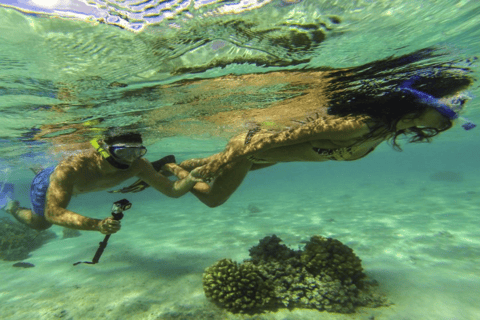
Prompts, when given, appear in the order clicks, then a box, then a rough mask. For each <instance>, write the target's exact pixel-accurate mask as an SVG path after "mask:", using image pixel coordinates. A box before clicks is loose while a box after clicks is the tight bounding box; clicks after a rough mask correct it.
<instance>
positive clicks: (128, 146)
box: [4, 133, 202, 234]
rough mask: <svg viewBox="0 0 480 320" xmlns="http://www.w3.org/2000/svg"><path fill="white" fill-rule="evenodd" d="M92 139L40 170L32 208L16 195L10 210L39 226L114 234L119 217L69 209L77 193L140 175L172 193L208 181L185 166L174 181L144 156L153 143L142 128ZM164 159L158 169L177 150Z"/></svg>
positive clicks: (33, 187)
mask: <svg viewBox="0 0 480 320" xmlns="http://www.w3.org/2000/svg"><path fill="white" fill-rule="evenodd" d="M91 144H92V147H93V148H90V149H88V150H85V151H83V152H81V153H78V154H75V155H72V156H70V157H68V158H66V159H64V160H62V161H61V162H60V163H59V164H58V165H56V166H52V167H49V168H46V169H44V170H42V171H40V172H39V173H38V174H37V175H36V176H35V178H34V179H33V182H32V185H31V189H30V200H31V205H32V209H31V210H30V209H27V208H22V207H20V204H19V202H18V201H10V202H9V203H8V204H7V206H6V207H5V209H4V210H5V211H6V212H8V213H10V214H11V215H12V216H13V217H15V219H17V220H18V221H20V222H21V223H23V224H25V225H27V226H29V227H31V228H33V229H36V230H45V229H47V228H50V227H51V226H52V224H56V225H59V226H63V227H66V228H70V229H77V230H92V231H100V232H101V233H103V234H113V233H116V232H117V231H119V230H120V221H117V220H114V219H113V217H107V218H105V219H103V220H99V219H93V218H88V217H85V216H82V215H80V214H78V213H75V212H73V211H70V210H67V206H68V204H69V202H70V199H71V197H72V196H74V195H79V194H83V193H89V192H95V191H101V190H105V189H108V188H112V187H114V186H117V185H118V184H120V183H122V182H123V181H125V180H127V179H129V178H132V177H138V178H140V179H142V180H143V181H145V182H147V183H148V184H149V185H150V186H152V187H154V188H155V189H157V190H158V191H159V192H161V193H163V194H165V195H166V196H168V197H172V198H178V197H181V196H183V195H184V194H185V193H187V192H189V191H190V190H191V189H192V188H193V187H194V186H195V184H196V183H197V182H202V180H201V179H200V178H199V176H198V175H197V173H198V171H199V170H192V171H191V172H186V171H185V172H182V173H183V174H182V176H183V177H184V178H183V179H180V180H177V181H170V180H169V179H168V178H166V177H165V176H163V175H162V174H160V173H159V172H157V170H156V169H155V168H154V167H153V166H152V164H151V163H150V162H149V161H148V160H146V159H144V158H142V157H143V156H144V155H145V154H146V153H147V149H146V148H145V147H144V146H143V145H142V137H141V135H140V134H138V133H121V134H113V135H107V136H105V137H104V139H101V140H92V141H91ZM164 159H165V160H164V161H163V163H162V161H161V160H159V161H157V162H156V164H157V166H156V167H157V169H159V168H158V167H161V166H162V165H163V164H165V163H167V162H174V158H173V157H172V156H171V157H165V158H164ZM162 160H163V159H162ZM180 171H183V170H182V169H180Z"/></svg>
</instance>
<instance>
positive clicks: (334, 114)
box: [122, 53, 474, 207]
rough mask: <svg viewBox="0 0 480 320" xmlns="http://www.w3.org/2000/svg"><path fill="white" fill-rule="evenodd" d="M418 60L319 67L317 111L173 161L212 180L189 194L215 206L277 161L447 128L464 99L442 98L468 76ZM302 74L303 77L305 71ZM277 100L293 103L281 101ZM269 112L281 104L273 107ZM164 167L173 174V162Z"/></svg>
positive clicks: (347, 157) (355, 150) (353, 152)
mask: <svg viewBox="0 0 480 320" xmlns="http://www.w3.org/2000/svg"><path fill="white" fill-rule="evenodd" d="M419 57H421V53H417V54H416V55H412V56H409V57H400V58H397V59H388V60H384V61H378V62H374V63H371V64H368V65H366V66H361V67H356V68H351V69H344V70H339V71H337V72H332V71H329V72H327V74H328V73H330V76H329V77H326V79H327V80H328V81H326V83H325V87H326V89H325V90H323V91H319V92H318V94H319V95H323V96H322V97H317V99H318V100H317V101H325V105H323V106H322V105H320V106H318V108H319V109H318V110H319V112H318V115H317V116H314V117H309V118H308V119H306V120H305V121H304V122H303V123H301V124H299V125H297V126H294V127H291V128H287V129H284V130H277V129H270V128H268V127H265V126H262V125H258V127H256V128H253V129H251V130H250V131H249V132H248V133H244V134H241V135H239V136H236V137H234V138H233V139H231V140H230V142H229V143H228V145H227V147H226V149H225V150H224V151H223V152H221V153H218V154H215V155H212V156H210V157H207V158H203V159H192V160H187V161H184V162H182V163H181V164H179V166H180V167H182V168H183V169H185V170H188V171H190V170H194V169H195V170H197V168H198V167H200V166H204V167H203V168H202V169H201V171H200V173H201V174H202V176H203V177H206V178H214V180H213V182H212V184H211V188H210V189H206V191H205V192H201V191H200V190H192V193H193V194H194V195H195V196H196V197H197V198H198V199H199V200H200V201H202V202H203V203H205V204H206V205H208V206H210V207H216V206H219V205H221V204H222V203H224V202H225V201H226V200H227V199H228V198H229V197H230V196H231V195H232V194H233V192H234V191H235V190H236V189H237V188H238V186H239V185H240V184H241V183H242V181H243V179H244V178H245V176H246V175H247V174H248V172H250V171H254V170H258V169H262V168H266V167H270V166H272V165H275V164H278V163H281V162H293V161H315V162H323V161H328V160H335V161H352V160H357V159H361V158H363V157H365V156H366V155H368V154H369V153H371V152H372V151H373V150H374V149H375V148H376V147H377V146H378V145H379V144H381V143H382V142H384V141H390V142H391V143H392V144H393V146H394V147H395V148H397V149H399V146H398V144H397V142H396V141H397V138H398V137H401V136H406V137H407V138H409V141H410V142H424V141H425V142H428V141H430V139H431V138H432V137H434V136H436V135H437V134H438V133H440V132H443V131H446V130H448V129H450V128H451V127H452V120H453V119H456V118H458V117H459V116H458V113H457V112H458V111H459V110H460V109H461V108H462V107H463V103H464V102H465V100H464V99H462V98H456V99H450V100H449V101H447V99H446V98H445V97H448V96H453V95H454V94H457V93H458V92H459V91H460V90H462V89H464V88H466V87H468V86H469V85H470V84H471V83H472V79H471V78H470V76H469V71H468V70H467V69H465V68H456V67H454V66H452V65H451V64H437V65H434V64H432V63H431V64H430V65H428V67H423V68H422V67H419V66H415V65H413V66H412V65H411V63H412V62H414V61H415V59H416V58H419ZM380 75H381V77H380ZM286 76H288V74H287V75H286ZM305 77H306V78H307V79H308V75H306V76H305ZM379 78H381V80H379ZM322 98H323V99H322ZM443 98H445V100H443ZM312 100H313V99H312ZM312 100H310V101H312ZM306 103H309V102H308V101H307V102H306ZM310 103H311V102H310ZM285 105H286V106H287V107H288V108H295V107H296V106H292V105H291V103H290V102H288V101H286V102H285ZM301 107H302V106H298V108H301ZM265 110H266V109H262V110H258V112H259V113H260V112H266V111H265ZM275 110H281V108H279V106H278V105H277V106H276V107H275ZM225 118H227V117H226V116H225ZM472 127H474V125H473V124H472V123H467V124H466V125H464V128H465V129H467V130H468V129H471V128H472ZM165 167H167V170H170V171H171V172H175V171H178V167H176V166H171V167H170V165H167V166H165ZM169 167H170V168H169ZM177 173H178V172H177ZM180 176H181V174H180ZM139 184H140V182H137V183H136V187H137V188H136V190H137V191H138V186H139ZM122 191H123V192H126V191H130V189H129V188H128V187H127V188H124V189H123V190H122Z"/></svg>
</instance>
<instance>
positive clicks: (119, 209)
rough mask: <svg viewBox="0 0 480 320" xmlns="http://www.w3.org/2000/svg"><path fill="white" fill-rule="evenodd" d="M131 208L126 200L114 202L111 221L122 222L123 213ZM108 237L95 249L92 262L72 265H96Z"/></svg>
mask: <svg viewBox="0 0 480 320" xmlns="http://www.w3.org/2000/svg"><path fill="white" fill-rule="evenodd" d="M131 207H132V204H131V203H130V201H128V200H127V199H122V200H118V201H116V202H114V203H113V206H112V216H113V219H114V220H122V218H123V211H126V210H128V209H130V208H131ZM110 236H111V234H107V235H106V236H105V238H104V239H103V241H102V242H100V244H99V246H98V249H97V252H95V256H93V259H92V261H78V262H75V263H74V264H73V265H74V266H76V265H77V264H80V263H86V264H96V263H98V261H99V260H100V257H101V256H102V254H103V251H104V250H105V248H106V247H107V244H108V239H110Z"/></svg>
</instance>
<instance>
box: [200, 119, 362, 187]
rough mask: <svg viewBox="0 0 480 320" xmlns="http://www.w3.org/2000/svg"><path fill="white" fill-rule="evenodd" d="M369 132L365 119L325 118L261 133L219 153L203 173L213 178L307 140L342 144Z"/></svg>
mask: <svg viewBox="0 0 480 320" xmlns="http://www.w3.org/2000/svg"><path fill="white" fill-rule="evenodd" d="M369 132H370V129H369V127H368V125H367V124H366V118H359V117H355V118H354V117H342V118H338V117H322V118H318V119H315V120H313V121H311V122H308V123H306V124H304V125H302V126H299V127H296V128H292V129H288V130H284V131H280V132H278V133H274V134H270V135H262V134H258V135H257V136H253V137H252V138H251V141H250V143H249V144H247V145H245V144H244V143H243V142H242V141H241V140H238V139H236V140H233V139H232V142H231V143H229V144H228V145H227V147H226V149H225V150H224V151H223V152H221V153H219V154H217V155H216V157H215V159H213V161H211V162H210V163H208V164H207V165H206V166H205V167H204V168H202V170H200V173H201V174H202V176H204V177H206V178H211V177H213V176H215V175H217V174H218V173H219V171H220V170H222V168H223V167H225V166H226V165H227V164H229V163H231V162H232V161H235V160H238V159H239V158H244V157H248V156H250V155H254V154H255V153H257V152H263V151H266V150H269V149H274V148H279V147H285V146H289V145H295V144H299V143H304V142H308V141H316V140H333V141H342V140H350V139H355V138H358V137H361V136H364V135H366V134H368V133H369Z"/></svg>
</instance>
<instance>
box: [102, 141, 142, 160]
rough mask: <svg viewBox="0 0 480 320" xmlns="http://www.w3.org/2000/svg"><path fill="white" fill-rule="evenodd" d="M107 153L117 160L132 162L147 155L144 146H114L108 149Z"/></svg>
mask: <svg viewBox="0 0 480 320" xmlns="http://www.w3.org/2000/svg"><path fill="white" fill-rule="evenodd" d="M108 151H109V152H110V154H111V155H113V156H114V157H115V158H117V159H124V160H127V161H133V160H135V159H138V158H141V157H143V156H144V155H145V154H146V153H147V148H145V147H144V146H132V145H127V144H114V145H112V146H109V147H108Z"/></svg>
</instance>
